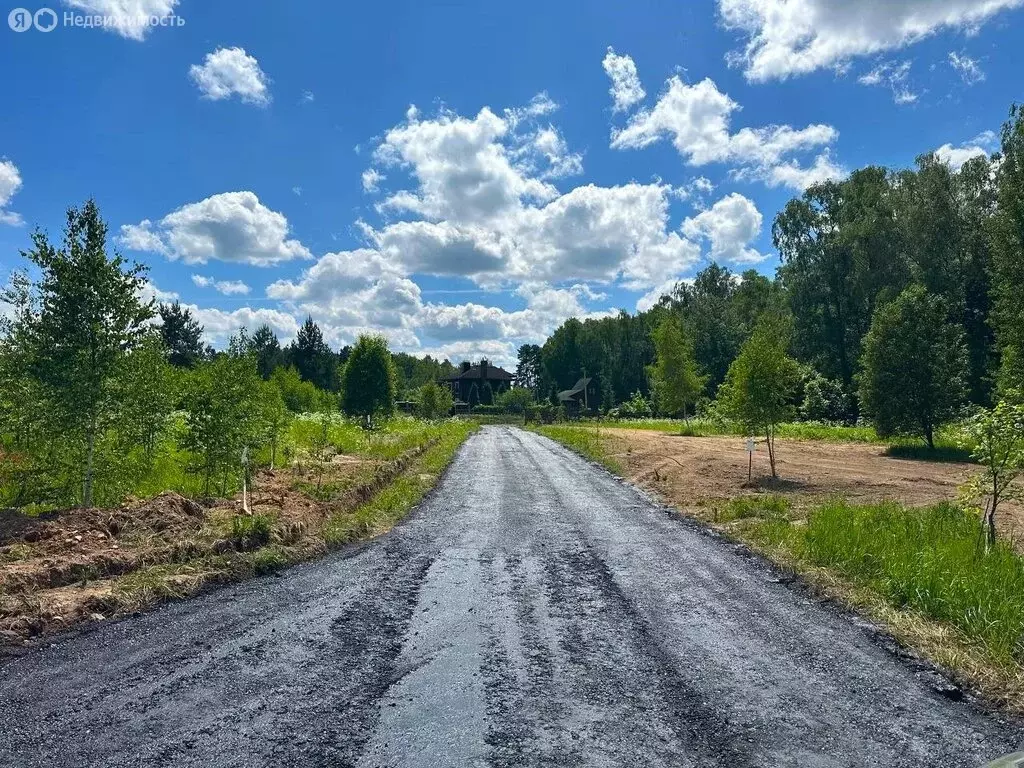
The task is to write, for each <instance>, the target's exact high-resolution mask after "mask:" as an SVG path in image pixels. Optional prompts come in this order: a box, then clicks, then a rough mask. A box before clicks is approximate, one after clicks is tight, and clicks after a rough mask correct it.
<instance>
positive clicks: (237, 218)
mask: <svg viewBox="0 0 1024 768" xmlns="http://www.w3.org/2000/svg"><path fill="white" fill-rule="evenodd" d="M288 235H289V226H288V220H287V219H286V218H285V216H284V214H282V213H278V212H277V211H272V210H270V209H269V208H267V207H266V206H265V205H263V204H262V203H261V202H260V201H259V198H257V197H256V195H255V194H253V193H252V192H224V193H222V194H219V195H213V196H212V197H208V198H206V199H205V200H202V201H200V202H198V203H189V204H188V205H184V206H182V207H181V208H179V209H178V210H176V211H174V212H172V213H169V214H167V215H166V216H164V217H163V218H162V219H160V221H158V222H156V223H154V222H152V221H150V220H148V219H146V220H143V221H142V222H140V223H138V224H126V225H123V226H122V227H121V234H120V238H119V242H120V243H121V244H122V245H123V246H125V247H126V248H129V249H131V250H135V251H149V252H153V253H159V254H162V255H164V256H166V257H167V258H168V259H171V260H172V261H177V260H181V261H183V262H185V263H186V264H205V263H206V262H208V261H210V260H211V259H212V260H217V261H229V262H239V263H244V264H254V265H256V266H270V265H273V264H278V263H280V262H284V261H291V260H293V259H311V258H313V255H312V254H311V253H310V252H309V250H308V249H307V248H306V246H304V245H303V244H302V243H300V242H299V241H298V240H295V239H291V238H289V237H288Z"/></svg>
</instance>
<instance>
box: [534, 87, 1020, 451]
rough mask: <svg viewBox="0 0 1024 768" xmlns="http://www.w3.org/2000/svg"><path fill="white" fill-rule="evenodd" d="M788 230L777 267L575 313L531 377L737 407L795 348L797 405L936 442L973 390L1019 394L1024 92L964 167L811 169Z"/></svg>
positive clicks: (620, 400) (931, 160)
mask: <svg viewBox="0 0 1024 768" xmlns="http://www.w3.org/2000/svg"><path fill="white" fill-rule="evenodd" d="M772 239H773V243H774V245H775V247H776V248H777V250H778V252H779V255H780V259H781V265H780V266H779V267H778V269H777V271H776V274H775V276H774V278H770V277H766V276H764V275H761V274H758V273H757V272H755V271H753V270H751V271H746V272H743V273H742V274H738V275H737V274H735V273H732V272H731V271H730V270H728V269H727V268H725V267H722V266H719V265H717V264H711V265H710V266H709V267H707V268H706V269H704V270H703V271H701V272H700V273H699V274H697V275H696V277H695V279H694V280H693V281H692V282H682V283H679V284H678V285H677V286H676V287H675V289H674V290H673V291H672V292H671V293H670V294H669V295H666V296H663V297H662V298H661V300H660V301H659V303H658V304H657V305H656V306H654V307H652V308H651V309H650V310H648V311H645V312H639V313H636V314H632V315H631V314H628V313H626V312H621V313H620V314H619V315H617V316H615V317H608V318H602V319H591V320H586V321H580V320H577V319H571V320H569V321H567V322H565V323H564V324H563V325H562V326H561V327H559V328H558V329H557V330H556V331H555V332H554V333H553V334H552V335H551V337H550V338H549V339H548V340H547V341H546V342H545V343H544V344H543V345H526V346H523V347H521V348H520V350H519V358H518V367H517V378H518V380H519V381H520V382H522V383H523V384H524V385H525V386H528V387H530V388H531V389H532V390H533V391H534V392H535V393H536V395H537V397H538V398H539V399H547V398H551V397H552V396H553V393H555V392H557V391H559V390H562V389H566V388H568V387H570V386H572V384H573V383H574V382H575V381H576V380H578V379H579V378H580V377H582V376H583V375H584V374H586V375H587V376H593V377H595V378H596V379H597V381H598V385H599V386H598V389H599V391H600V393H601V401H602V403H601V406H602V408H603V409H605V410H607V409H609V408H616V407H618V408H621V409H624V410H625V411H626V412H629V413H635V412H637V411H641V412H642V411H643V407H644V404H647V405H646V407H647V408H648V410H650V411H656V412H659V413H662V414H666V415H679V416H686V415H688V414H689V413H692V412H693V411H694V410H701V411H707V410H715V409H716V408H722V409H725V410H729V408H730V407H732V410H733V412H734V413H735V406H736V398H737V397H739V396H740V394H742V393H743V392H744V391H747V393H748V394H750V391H749V388H750V387H751V386H752V382H751V380H750V377H751V376H755V375H756V374H757V373H758V371H763V370H764V369H765V368H766V367H767V368H771V367H772V365H771V364H770V363H771V361H772V360H775V361H776V362H777V361H778V360H779V359H780V356H781V357H782V358H784V359H785V360H786V361H789V362H785V363H784V364H782V365H781V367H779V366H775V367H776V374H777V375H776V378H775V379H774V380H772V381H770V382H765V384H766V385H769V384H770V387H769V389H771V390H772V391H773V392H774V394H773V396H776V395H778V394H779V393H781V395H782V398H781V401H782V402H781V404H780V405H781V406H784V407H785V408H788V409H789V410H790V415H791V416H794V417H795V416H802V417H803V418H806V419H812V420H821V421H831V422H837V423H855V422H857V421H858V420H859V419H869V420H870V421H871V422H872V423H874V425H875V427H876V429H877V431H878V432H879V433H880V434H881V435H883V436H888V435H895V434H912V435H918V436H920V437H922V438H923V439H924V440H925V441H927V442H928V443H929V444H932V443H933V442H934V433H935V430H936V428H937V427H938V426H939V425H941V424H942V423H944V422H946V421H948V420H950V419H952V418H954V417H955V416H957V415H959V414H963V413H965V412H966V411H967V410H969V409H970V408H971V407H972V406H973V407H976V408H977V407H991V406H993V405H994V404H995V403H997V402H999V401H1001V400H1004V399H1006V398H1007V397H1011V398H1015V397H1018V396H1019V392H1020V389H1021V387H1022V376H1024V300H1022V298H1021V297H1024V113H1022V111H1021V109H1020V108H1019V107H1017V106H1015V107H1013V109H1012V110H1011V112H1010V116H1009V119H1008V121H1007V122H1006V123H1005V125H1004V126H1003V128H1002V131H1001V151H999V152H998V153H996V154H994V155H993V156H991V157H975V158H972V159H971V160H969V161H968V162H966V163H964V164H963V166H962V167H961V168H959V169H958V170H954V169H952V168H951V167H950V166H949V165H948V164H946V163H944V162H942V161H941V160H939V158H938V157H937V156H936V155H934V154H927V155H922V156H921V157H919V158H918V159H917V161H916V165H915V167H913V168H910V169H901V170H890V169H886V168H880V167H874V166H872V167H867V168H863V169H860V170H857V171H855V172H853V173H852V174H851V175H850V176H849V177H848V178H846V179H844V180H842V181H827V182H823V183H820V184H816V185H813V186H811V187H810V188H809V189H807V191H806V192H805V193H804V194H803V195H802V196H800V197H798V198H796V199H793V200H791V201H790V202H789V203H788V204H787V205H786V206H785V208H784V209H783V210H782V211H781V212H780V213H779V214H778V215H777V216H776V218H775V220H774V223H773V226H772ZM759 346H760V347H762V348H765V347H766V348H768V350H769V354H767V357H765V356H764V354H762V353H763V352H764V349H761V350H755V349H754V347H759ZM744 371H746V375H744ZM737 393H740V394H737ZM762 405H764V404H762Z"/></svg>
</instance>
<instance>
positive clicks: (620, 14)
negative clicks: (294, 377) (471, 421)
mask: <svg viewBox="0 0 1024 768" xmlns="http://www.w3.org/2000/svg"><path fill="white" fill-rule="evenodd" d="M1022 6H1024V0H860V1H859V2H845V3H838V2H836V1H835V0H707V1H706V2H676V3H666V2H629V3H625V2H615V3H612V2H603V0H588V1H587V2H582V1H578V2H567V3H548V2H545V3H534V2H531V1H529V0H527V1H525V2H518V3H514V4H498V3H468V2H463V3H446V4H434V3H429V2H422V1H420V2H415V3H412V2H408V3H406V2H401V3H375V4H370V3H366V4H351V3H326V2H320V3H313V2H303V1H302V0H296V1H294V2H291V3H287V4H285V3H273V4H270V3H268V4H259V5H258V6H257V5H256V4H253V3H239V2H232V1H229V0H223V1H222V2H217V3H208V2H207V3H200V2H198V1H197V0H67V2H65V3H64V4H63V5H58V4H57V3H56V2H55V3H54V4H53V5H52V8H53V10H55V11H56V13H57V16H58V17H59V18H60V23H59V24H58V26H57V27H56V28H55V29H54V30H53V31H51V32H41V31H39V30H38V29H28V30H26V31H23V32H16V31H14V30H12V29H11V28H10V27H9V25H8V26H0V67H2V71H3V72H5V73H6V74H7V76H6V77H5V78H4V86H3V109H2V110H0V280H2V279H3V278H4V276H5V275H6V274H7V273H8V272H10V270H12V269H15V268H19V267H21V266H23V263H22V261H21V259H20V257H19V256H18V252H19V250H20V249H23V248H25V247H27V245H28V243H29V234H30V232H31V230H32V228H33V227H35V226H39V227H41V228H43V229H45V230H47V231H49V232H50V234H51V235H53V236H55V237H57V236H59V233H60V229H61V222H62V218H63V211H64V209H65V208H66V207H67V206H69V205H72V204H79V203H81V202H82V201H83V200H85V199H86V198H88V197H95V198H96V200H97V201H98V203H99V204H100V206H101V210H102V211H103V214H104V216H105V218H106V219H107V220H108V222H109V224H110V228H111V235H112V237H113V238H115V239H116V242H117V245H118V247H119V248H120V249H121V250H122V251H123V252H124V253H125V254H126V255H128V256H130V257H132V258H135V259H137V260H139V261H141V262H143V263H145V264H147V265H148V266H149V267H150V275H149V277H150V281H151V283H152V290H153V291H154V292H156V293H157V295H159V296H161V297H167V296H171V295H176V296H177V297H179V298H180V299H181V301H182V302H183V303H186V304H189V305H191V306H193V307H194V308H195V311H196V313H197V315H198V316H199V317H200V319H201V320H202V321H203V322H204V323H205V324H206V326H207V330H208V336H209V338H210V340H211V341H213V342H214V343H215V344H218V345H220V344H223V343H224V342H225V340H226V338H227V336H228V335H230V333H231V332H232V331H233V330H235V329H237V327H239V326H240V325H246V326H248V327H250V328H251V327H254V326H255V325H257V324H259V323H260V322H264V321H266V322H269V323H270V324H271V325H272V326H273V327H274V328H275V329H276V330H277V331H278V332H279V334H280V335H281V336H282V338H283V339H284V340H287V338H288V337H289V336H290V335H291V334H292V333H293V332H294V330H295V327H296V325H297V323H298V322H300V321H301V320H302V319H303V317H304V316H305V315H306V314H312V315H313V316H314V318H315V319H317V320H318V322H320V323H321V325H322V326H323V327H324V329H325V331H326V333H327V337H328V339H329V340H330V341H331V342H332V343H333V344H334V345H335V346H338V345H341V344H344V343H348V342H351V341H352V339H354V338H355V336H357V335H358V334H359V333H361V332H365V331H367V330H373V331H379V332H383V333H385V334H386V335H387V336H388V337H389V338H390V339H391V342H392V345H393V347H394V348H396V349H403V350H406V351H410V352H414V353H417V354H425V353H432V354H441V355H443V356H449V357H451V358H452V359H453V360H455V361H458V360H459V359H462V358H464V357H479V356H481V355H487V356H489V357H491V358H492V359H494V360H497V361H502V362H509V361H510V359H511V358H513V357H514V352H515V348H516V347H517V346H518V345H519V344H521V343H524V342H536V341H542V340H543V338H544V337H545V336H546V335H547V334H548V333H549V332H550V331H551V330H552V329H553V328H554V327H556V326H557V325H558V324H559V323H561V322H562V321H563V320H564V319H565V318H566V317H568V316H571V315H578V316H588V315H597V314H600V313H602V312H607V311H613V310H615V309H617V308H625V309H627V310H630V311H633V310H635V309H636V308H637V306H638V305H639V306H640V307H644V306H647V305H648V304H649V303H650V301H652V300H653V299H654V298H655V297H656V296H657V295H658V293H659V291H660V290H663V289H664V288H665V287H667V286H670V285H671V284H672V283H673V282H674V281H675V280H678V279H685V278H687V277H690V276H692V275H693V274H694V273H695V272H696V271H697V270H699V269H700V268H701V267H703V266H704V265H706V264H707V263H708V261H709V259H711V258H716V259H717V260H719V261H721V262H723V263H726V264H728V265H729V266H730V267H732V268H734V269H738V270H741V269H747V268H751V267H753V268H756V269H758V270H760V271H762V272H764V273H766V274H772V273H773V272H774V270H775V268H776V267H777V265H778V259H777V256H776V255H775V254H774V253H773V251H772V248H771V242H770V229H771V220H772V218H773V217H774V215H775V214H776V213H777V211H778V210H779V209H780V207H781V206H782V205H784V204H785V202H786V200H788V199H789V198H790V197H792V196H794V195H797V194H799V193H800V191H801V190H802V188H803V186H805V185H806V184H808V183H810V182H812V181H814V180H817V179H821V178H826V177H841V176H842V175H843V174H844V173H846V172H848V171H849V170H850V169H853V168H856V167H859V166H862V165H866V164H869V163H877V164H885V165H890V166H905V165H909V164H912V163H913V160H914V158H915V156H916V155H918V154H920V153H923V152H927V151H932V150H940V154H942V156H943V157H945V158H946V159H948V160H949V161H950V162H952V163H953V164H957V163H959V162H962V160H963V159H964V158H965V157H966V156H969V155H970V154H972V153H977V152H982V151H991V150H992V149H994V148H995V144H994V143H993V140H994V135H993V134H992V133H991V132H997V131H998V129H999V126H1000V124H1001V122H1002V121H1003V120H1004V118H1005V116H1006V113H1007V110H1008V108H1009V106H1010V104H1011V102H1013V101H1014V100H1021V99H1024V93H1021V91H1020V80H1019V70H1020V55H1019V50H1020V49H1021V47H1022V45H1024V9H1022ZM39 7H40V6H30V7H28V10H30V11H32V12H34V11H36V10H38V9H39ZM254 7H256V8H258V10H254ZM14 8H15V4H12V3H8V4H7V5H6V6H4V11H5V13H4V14H3V16H5V17H6V16H8V15H9V13H8V12H10V11H12V10H13V9H14ZM66 14H75V15H78V16H79V17H80V18H83V19H84V18H85V17H87V16H89V17H91V16H94V15H98V16H105V17H108V21H111V22H113V23H111V24H110V25H108V26H107V27H106V28H97V27H95V26H92V27H90V28H86V27H85V26H83V25H80V26H66V25H65V21H66V20H67V19H66ZM168 14H173V15H174V17H175V18H174V19H172V20H171V21H170V22H168V23H165V24H164V25H162V26H159V25H158V26H147V25H142V24H138V23H136V22H135V19H136V17H143V16H144V17H147V18H148V17H150V16H153V15H157V16H161V17H165V18H166V17H167V16H168ZM179 18H180V19H181V20H183V24H181V25H179V24H178V23H177V19H179ZM641 93H643V96H642V97H641ZM411 105H415V108H414V109H410V107H411ZM246 289H247V292H242V291H243V290H246Z"/></svg>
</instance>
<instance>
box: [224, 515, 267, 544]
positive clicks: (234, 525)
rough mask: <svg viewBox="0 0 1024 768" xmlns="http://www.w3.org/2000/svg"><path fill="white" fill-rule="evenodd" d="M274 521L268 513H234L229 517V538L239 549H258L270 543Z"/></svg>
mask: <svg viewBox="0 0 1024 768" xmlns="http://www.w3.org/2000/svg"><path fill="white" fill-rule="evenodd" d="M274 522H275V520H274V518H273V517H271V516H270V515H263V514H259V515H236V516H235V517H233V518H231V538H232V540H233V541H234V542H235V546H236V547H237V548H238V549H240V550H243V551H245V550H249V549H258V548H259V547H263V546H266V545H267V544H269V543H270V536H271V533H272V532H273V529H274Z"/></svg>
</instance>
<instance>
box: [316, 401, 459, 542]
mask: <svg viewBox="0 0 1024 768" xmlns="http://www.w3.org/2000/svg"><path fill="white" fill-rule="evenodd" d="M476 429H477V425H476V424H474V423H473V422H468V421H454V420H453V421H450V422H448V424H447V426H446V428H445V430H444V433H443V434H442V435H441V437H440V438H438V440H437V441H436V442H435V443H434V444H433V445H432V446H431V447H430V448H428V449H427V450H426V451H425V452H424V453H423V454H422V455H421V456H419V457H418V458H417V459H416V460H415V461H413V462H412V464H411V465H410V466H409V468H408V469H407V470H406V471H405V472H404V473H402V474H401V475H399V476H398V477H397V478H396V479H395V480H394V482H392V483H390V484H389V485H387V486H386V487H385V488H383V489H382V490H381V491H380V493H378V494H377V495H376V496H374V497H373V498H372V499H369V500H368V501H366V502H365V503H363V504H361V505H360V506H358V507H357V508H356V509H355V510H353V511H351V512H347V511H346V512H338V513H335V514H333V515H331V516H330V517H329V518H328V520H327V524H326V526H325V528H324V539H325V541H326V542H327V545H328V546H340V545H343V544H348V543H351V542H354V541H360V540H362V539H367V538H372V537H374V536H379V535H380V534H382V533H386V532H387V531H389V530H391V528H393V527H394V525H395V523H397V522H398V521H399V520H401V519H402V518H403V517H405V515H406V514H408V512H409V510H411V509H412V508H413V507H414V506H416V505H417V504H418V503H419V502H420V501H421V500H422V499H423V497H424V496H425V495H426V494H427V492H428V491H430V490H431V489H432V488H433V487H434V486H435V485H436V484H437V481H438V480H439V479H440V477H441V475H442V473H443V472H444V470H445V469H447V468H448V465H449V464H451V462H452V459H454V458H455V453H456V451H458V449H459V446H461V445H462V443H463V442H465V440H466V438H467V437H469V436H470V434H472V433H473V432H475V431H476Z"/></svg>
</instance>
